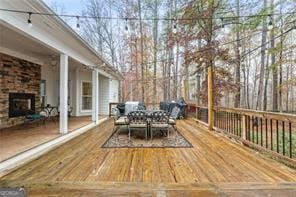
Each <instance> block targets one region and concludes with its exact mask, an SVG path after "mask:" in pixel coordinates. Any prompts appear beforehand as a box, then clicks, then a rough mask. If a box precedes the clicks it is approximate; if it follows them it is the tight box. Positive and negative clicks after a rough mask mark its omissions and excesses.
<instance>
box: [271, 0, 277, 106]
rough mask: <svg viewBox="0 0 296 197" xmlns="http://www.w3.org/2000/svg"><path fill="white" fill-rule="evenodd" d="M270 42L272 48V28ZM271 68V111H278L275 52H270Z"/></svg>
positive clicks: (272, 2) (272, 0)
mask: <svg viewBox="0 0 296 197" xmlns="http://www.w3.org/2000/svg"><path fill="white" fill-rule="evenodd" d="M273 6H274V0H271V12H272V13H273V12H274V8H273ZM271 20H272V23H274V17H273V15H271ZM270 34H271V38H270V39H271V42H270V48H271V49H272V50H273V49H274V43H275V40H274V28H273V29H272V30H271V32H270ZM271 68H272V111H278V68H277V66H276V64H275V53H274V52H272V53H271Z"/></svg>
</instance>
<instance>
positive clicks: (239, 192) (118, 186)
mask: <svg viewBox="0 0 296 197" xmlns="http://www.w3.org/2000/svg"><path fill="white" fill-rule="evenodd" d="M0 184H1V185H2V187H3V186H4V187H11V186H12V187H16V186H18V187H25V188H26V190H28V193H29V194H30V195H44V194H54V195H64V194H67V195H69V194H73V195H81V194H84V195H92V194H95V195H104V196H105V195H113V196H114V195H120V196H125V195H128V196H130V195H132V196H133V195H137V196H138V195H140V196H141V195H145V196H146V195H147V196H159V197H163V196H179V195H181V196H187V195H188V196H195V195H206V196H221V195H233V196H255V195H257V196H258V195H259V196H261V195H264V196H293V195H295V192H296V182H284V183H264V182H246V183H245V182H236V183H145V182H77V181H75V182H70V181H55V182H25V183H24V182H17V181H7V182H6V181H5V180H2V181H1V183H0Z"/></svg>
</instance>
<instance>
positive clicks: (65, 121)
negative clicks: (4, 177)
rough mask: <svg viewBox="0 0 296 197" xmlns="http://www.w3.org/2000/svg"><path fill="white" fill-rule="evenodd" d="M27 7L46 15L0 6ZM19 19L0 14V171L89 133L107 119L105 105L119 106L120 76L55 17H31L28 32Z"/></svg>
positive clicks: (38, 6)
mask: <svg viewBox="0 0 296 197" xmlns="http://www.w3.org/2000/svg"><path fill="white" fill-rule="evenodd" d="M32 3H33V4H36V5H35V6H34V9H35V10H36V11H43V12H48V11H49V10H48V9H49V8H48V7H46V6H44V5H43V4H40V3H38V2H23V3H19V4H15V3H13V2H8V1H7V2H2V3H0V6H1V7H5V8H7V9H20V10H21V9H31V4H32ZM23 17H24V15H22V14H20V13H16V14H13V15H11V14H9V13H2V14H1V21H0V29H1V31H0V38H1V39H0V40H1V45H0V77H1V80H0V83H1V84H0V135H1V139H0V140H1V142H0V144H1V145H0V146H1V151H0V165H1V164H3V163H2V162H3V161H5V162H6V163H7V160H9V159H11V158H13V156H20V155H21V154H22V153H24V152H27V150H31V149H34V148H36V147H38V146H39V145H42V144H45V143H47V142H49V143H50V142H52V141H53V140H54V139H57V138H59V137H63V136H65V135H66V134H70V133H73V132H75V131H77V130H81V128H84V127H86V126H88V125H92V127H94V126H95V125H97V124H98V123H99V122H100V121H101V120H102V118H104V116H105V115H107V114H108V110H109V109H108V103H109V102H112V101H115V102H118V87H119V80H120V79H119V78H118V77H119V75H118V74H117V73H115V71H114V69H112V68H111V66H110V65H109V64H108V62H107V61H106V60H105V59H103V58H102V57H101V56H100V55H99V54H97V53H96V52H95V51H94V50H93V49H92V48H91V47H90V46H89V45H87V44H86V43H85V42H84V41H83V40H82V39H81V37H79V35H78V34H77V33H75V32H74V31H73V30H72V29H71V28H70V27H69V26H67V25H66V24H65V23H64V22H63V21H62V20H61V19H60V18H58V17H57V18H52V17H43V16H36V17H34V25H33V26H29V25H28V24H27V21H26V20H23ZM32 117H33V118H32ZM32 155H34V154H32ZM35 155H36V154H35ZM32 158H34V157H31V159H32Z"/></svg>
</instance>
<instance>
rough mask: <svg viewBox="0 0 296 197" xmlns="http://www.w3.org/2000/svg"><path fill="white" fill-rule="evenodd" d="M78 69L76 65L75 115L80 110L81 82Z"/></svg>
mask: <svg viewBox="0 0 296 197" xmlns="http://www.w3.org/2000/svg"><path fill="white" fill-rule="evenodd" d="M79 74H80V71H79V68H78V67H77V68H76V70H75V75H76V76H75V86H76V88H75V91H76V92H75V95H76V98H75V101H76V102H75V116H79V112H80V100H81V87H80V85H81V83H80V77H79Z"/></svg>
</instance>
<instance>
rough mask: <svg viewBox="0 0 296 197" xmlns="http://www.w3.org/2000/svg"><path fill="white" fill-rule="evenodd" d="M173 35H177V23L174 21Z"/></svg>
mask: <svg viewBox="0 0 296 197" xmlns="http://www.w3.org/2000/svg"><path fill="white" fill-rule="evenodd" d="M173 33H174V34H175V33H177V23H176V21H174V25H173Z"/></svg>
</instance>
